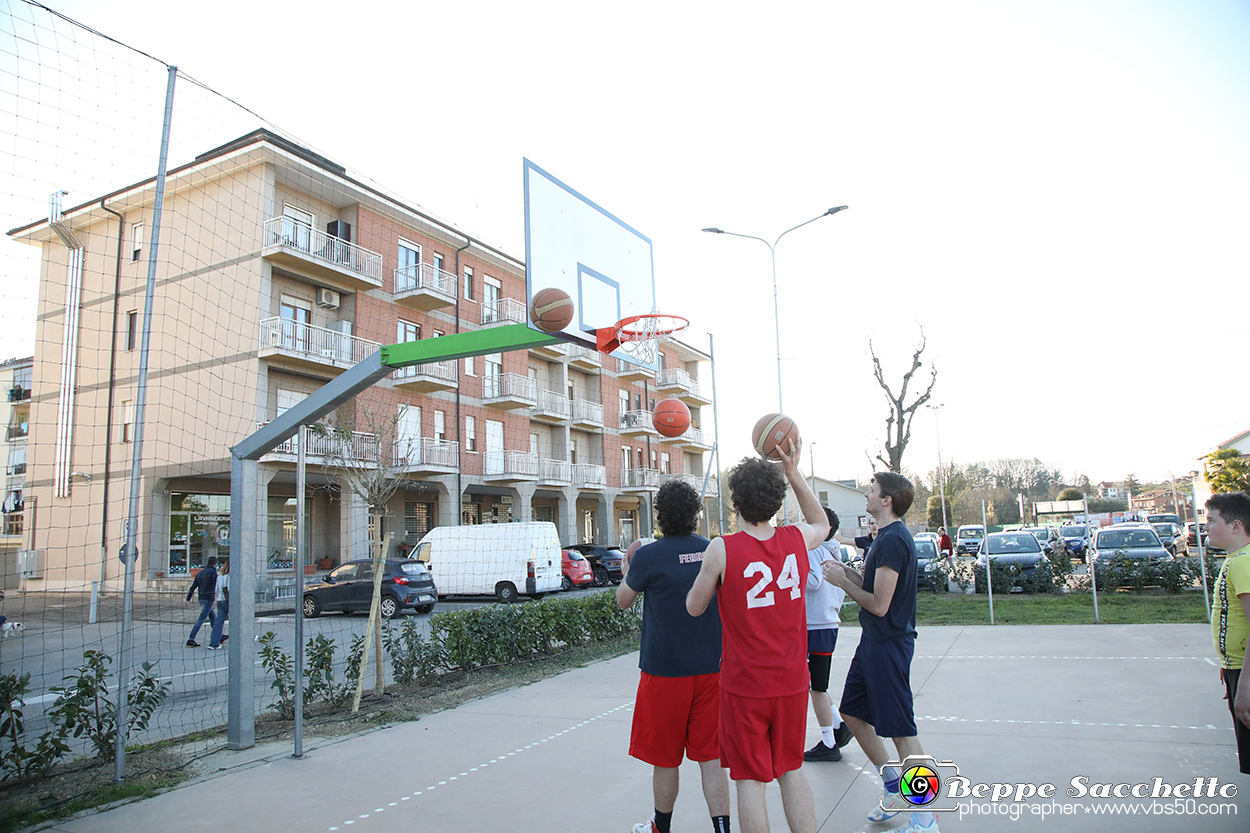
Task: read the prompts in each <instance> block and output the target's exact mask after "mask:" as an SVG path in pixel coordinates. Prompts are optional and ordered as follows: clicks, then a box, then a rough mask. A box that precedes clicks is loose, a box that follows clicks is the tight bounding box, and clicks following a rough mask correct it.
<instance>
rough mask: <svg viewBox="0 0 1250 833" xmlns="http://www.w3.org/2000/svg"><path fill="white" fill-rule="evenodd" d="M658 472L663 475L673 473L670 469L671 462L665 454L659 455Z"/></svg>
mask: <svg viewBox="0 0 1250 833" xmlns="http://www.w3.org/2000/svg"><path fill="white" fill-rule="evenodd" d="M660 471H661V472H663V473H664V474H672V473H673V469H672V467H671V461H670V460H669V458H668V453H667V452H664V453H662V454H660Z"/></svg>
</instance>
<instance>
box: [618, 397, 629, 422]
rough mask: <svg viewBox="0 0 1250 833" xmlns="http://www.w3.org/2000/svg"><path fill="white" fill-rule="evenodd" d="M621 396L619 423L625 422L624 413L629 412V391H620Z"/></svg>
mask: <svg viewBox="0 0 1250 833" xmlns="http://www.w3.org/2000/svg"><path fill="white" fill-rule="evenodd" d="M619 393H620V397H621V425H624V424H625V414H626V413H628V412H629V391H627V390H623V391H620V392H619Z"/></svg>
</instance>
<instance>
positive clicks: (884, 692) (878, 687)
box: [838, 636, 916, 738]
mask: <svg viewBox="0 0 1250 833" xmlns="http://www.w3.org/2000/svg"><path fill="white" fill-rule="evenodd" d="M915 648H916V638H915V637H914V636H896V637H894V638H892V639H889V640H886V641H885V642H873V641H872V640H871V639H868V638H866V637H861V638H860V640H859V647H858V648H856V649H855V657H854V658H853V659H852V660H851V667H850V669H849V670H848V671H847V672H846V685H845V686H844V687H843V689H842V703H841V704H840V705H839V706H838V711H840V712H841V713H842V714H845V715H849V716H851V717H857V718H859V719H860V720H862V721H864V722H865V723H867V724H869V725H870V726H872V727H873V729H875V730H876V732H877V735H879V736H880V737H883V738H913V737H915V736H916V718H915V712H914V711H913V707H912V699H911V657H912V653H913V652H914V651H915Z"/></svg>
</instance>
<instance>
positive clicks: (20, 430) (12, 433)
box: [4, 422, 30, 440]
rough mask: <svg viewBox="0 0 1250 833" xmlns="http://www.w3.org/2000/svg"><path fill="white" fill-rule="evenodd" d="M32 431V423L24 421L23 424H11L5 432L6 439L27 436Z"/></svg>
mask: <svg viewBox="0 0 1250 833" xmlns="http://www.w3.org/2000/svg"><path fill="white" fill-rule="evenodd" d="M29 433H30V423H28V422H23V423H22V424H21V425H10V426H9V427H8V428H7V429H6V430H5V432H4V438H5V439H6V440H16V439H19V438H21V437H25V436H26V435H27V434H29Z"/></svg>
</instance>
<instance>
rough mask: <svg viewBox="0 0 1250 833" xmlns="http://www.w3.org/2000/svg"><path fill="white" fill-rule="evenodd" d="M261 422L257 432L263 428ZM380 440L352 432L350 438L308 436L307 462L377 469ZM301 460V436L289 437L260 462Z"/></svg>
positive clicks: (369, 435) (358, 432) (305, 459)
mask: <svg viewBox="0 0 1250 833" xmlns="http://www.w3.org/2000/svg"><path fill="white" fill-rule="evenodd" d="M266 425H268V423H265V422H262V423H260V424H258V425H257V426H256V427H257V428H264V427H265V426H266ZM381 457H382V455H381V450H380V448H379V447H378V438H377V437H376V436H374V435H373V434H366V433H363V432H361V431H353V432H352V433H351V435H350V436H344V435H338V434H334V433H331V434H327V435H318V434H314V433H312V432H311V431H310V432H309V434H308V451H307V453H306V454H305V455H304V461H305V462H306V463H308V464H309V465H313V466H340V467H351V468H375V467H376V466H377V464H378V461H379V460H380V459H381ZM298 458H299V435H295V436H292V437H287V438H286V439H285V440H283V441H282V442H281V443H280V444H279V445H278V446H277V447H276V448H274V449H273V450H271V451H270V452H269V453H267V454H266V455H265V456H263V457H261V458H260V462H262V463H296V462H298V461H299V460H298Z"/></svg>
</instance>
